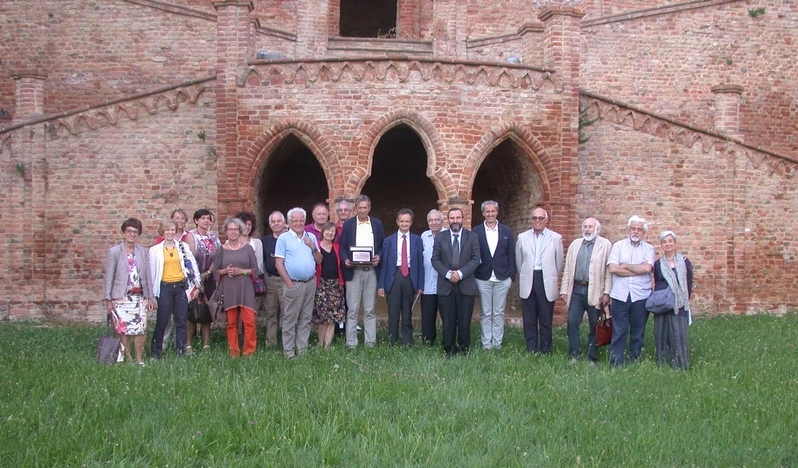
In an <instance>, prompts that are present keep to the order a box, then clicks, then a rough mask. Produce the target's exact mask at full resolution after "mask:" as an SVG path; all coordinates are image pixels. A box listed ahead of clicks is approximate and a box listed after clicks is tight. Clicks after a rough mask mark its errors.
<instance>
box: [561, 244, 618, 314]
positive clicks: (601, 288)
mask: <svg viewBox="0 0 798 468" xmlns="http://www.w3.org/2000/svg"><path fill="white" fill-rule="evenodd" d="M583 242H584V238H582V237H580V238H579V239H576V240H575V241H573V242H571V245H570V246H569V247H568V255H566V257H565V269H564V270H563V273H562V282H561V283H560V295H563V294H565V303H566V308H567V307H568V305H569V304H570V303H571V293H572V292H573V290H574V270H575V269H576V257H577V255H579V249H581V248H582V243H583ZM611 250H612V242H610V241H609V240H607V239H605V238H603V237H596V244H595V245H594V246H593V256H592V257H591V258H590V266H589V267H588V285H587V303H588V305H591V306H593V307H598V304H599V300H600V299H601V296H602V294H609V293H610V290H611V289H612V275H611V274H610V272H609V269H608V268H607V260H608V258H609V256H610V251H611Z"/></svg>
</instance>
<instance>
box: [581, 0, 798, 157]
mask: <svg viewBox="0 0 798 468" xmlns="http://www.w3.org/2000/svg"><path fill="white" fill-rule="evenodd" d="M757 5H762V6H763V7H765V8H766V10H767V13H766V14H765V15H762V16H759V17H758V18H756V19H755V18H752V17H751V16H749V14H748V9H749V8H751V5H750V4H748V3H746V2H734V3H728V4H725V5H719V6H714V7H708V8H700V9H694V10H689V11H685V12H681V13H675V14H670V15H659V16H653V17H648V18H643V19H638V20H634V21H623V22H617V23H610V24H607V25H597V26H593V27H589V28H584V29H583V30H582V34H583V52H582V88H583V89H587V90H589V91H592V92H595V93H598V94H601V95H604V96H612V97H613V98H615V99H618V100H620V101H624V102H626V103H629V104H632V105H637V106H640V107H643V108H645V109H648V110H650V111H652V112H655V113H659V114H663V115H667V116H670V117H672V118H675V119H678V120H680V121H683V122H689V123H690V124H691V125H696V126H699V127H703V128H708V129H711V128H712V127H713V125H714V106H713V95H712V93H711V91H710V88H711V87H712V86H713V85H717V84H721V83H727V82H731V83H735V84H740V85H742V86H743V88H744V91H743V94H742V102H741V107H740V121H741V125H742V127H743V134H744V138H745V141H746V142H748V143H750V144H753V145H756V146H763V147H766V148H770V149H772V150H775V151H779V152H782V153H787V154H796V151H797V150H798V137H796V131H795V130H796V124H795V122H796V120H798V102H796V94H795V83H796V82H798V65H796V61H795V47H796V46H795V44H796V42H798V33H797V32H796V31H798V28H796V22H795V18H796V16H798V5H797V4H795V3H791V4H786V3H785V2H772V1H771V2H761V3H758V4H757Z"/></svg>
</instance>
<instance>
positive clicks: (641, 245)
mask: <svg viewBox="0 0 798 468" xmlns="http://www.w3.org/2000/svg"><path fill="white" fill-rule="evenodd" d="M626 230H627V232H628V234H629V237H628V238H627V239H623V240H619V241H618V242H616V243H615V244H613V245H612V250H611V251H610V257H609V258H608V259H607V264H608V266H609V271H610V273H611V274H612V289H611V290H610V298H612V342H611V343H610V365H612V366H622V365H624V364H625V363H626V356H625V352H626V341H627V336H628V337H629V338H628V339H629V359H631V360H632V361H639V360H640V356H641V354H642V353H643V335H644V334H645V332H646V322H647V321H648V311H647V310H646V299H648V296H650V295H651V283H652V279H653V275H652V274H651V272H652V270H653V269H654V260H655V257H656V253H655V251H654V246H652V245H651V244H649V243H648V242H646V241H645V240H644V239H645V237H646V231H648V221H646V220H645V219H643V218H641V217H640V216H632V217H630V218H629V221H628V222H627V223H626Z"/></svg>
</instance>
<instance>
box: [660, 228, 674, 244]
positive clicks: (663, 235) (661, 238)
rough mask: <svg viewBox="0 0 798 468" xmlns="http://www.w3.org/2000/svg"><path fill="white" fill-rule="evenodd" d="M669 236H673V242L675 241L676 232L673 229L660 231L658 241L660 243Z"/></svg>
mask: <svg viewBox="0 0 798 468" xmlns="http://www.w3.org/2000/svg"><path fill="white" fill-rule="evenodd" d="M668 236H671V237H673V242H676V233H675V232H673V231H662V232H660V233H659V241H660V243H661V242H662V241H664V240H665V238H666V237H668Z"/></svg>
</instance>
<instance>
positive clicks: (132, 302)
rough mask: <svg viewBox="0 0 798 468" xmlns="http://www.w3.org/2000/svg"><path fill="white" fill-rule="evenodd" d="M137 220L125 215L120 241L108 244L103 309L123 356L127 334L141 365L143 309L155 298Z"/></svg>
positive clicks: (127, 352)
mask: <svg viewBox="0 0 798 468" xmlns="http://www.w3.org/2000/svg"><path fill="white" fill-rule="evenodd" d="M141 230H142V225H141V221H140V220H138V219H137V218H128V219H126V220H125V221H124V222H123V223H122V235H123V236H124V240H123V241H122V243H120V244H118V245H115V246H113V247H111V248H110V249H109V250H108V255H107V256H106V259H105V310H106V311H107V312H108V316H109V319H110V320H112V321H113V324H114V330H115V331H116V334H117V337H118V338H119V341H121V342H122V349H123V351H124V359H125V360H126V361H128V362H130V360H131V359H130V337H131V336H132V337H133V343H134V344H135V346H136V362H137V363H139V365H142V366H143V365H144V361H143V360H142V357H143V355H144V344H145V342H146V341H147V312H148V311H150V310H152V309H153V307H154V305H155V301H154V300H153V298H154V296H153V294H152V287H151V281H150V270H149V259H148V255H147V249H145V248H144V247H143V246H142V245H140V244H139V243H138V242H137V241H138V239H139V235H140V234H141ZM120 361H121V359H120Z"/></svg>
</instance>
